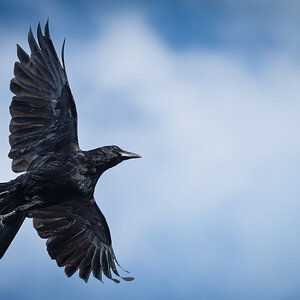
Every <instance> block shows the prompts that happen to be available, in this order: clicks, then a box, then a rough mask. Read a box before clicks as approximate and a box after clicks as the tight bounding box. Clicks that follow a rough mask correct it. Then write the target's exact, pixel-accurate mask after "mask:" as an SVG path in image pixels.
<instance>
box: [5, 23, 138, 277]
mask: <svg viewBox="0 0 300 300" xmlns="http://www.w3.org/2000/svg"><path fill="white" fill-rule="evenodd" d="M37 36H38V42H39V45H38V44H37V43H36V41H35V39H34V37H33V34H32V32H31V30H30V32H29V35H28V41H29V46H30V50H31V56H28V55H27V54H26V53H25V52H24V50H23V49H22V48H21V47H20V46H18V47H17V53H18V57H19V60H20V62H16V64H15V68H14V74H15V78H13V79H12V81H11V86H10V88H11V91H12V92H13V93H14V94H15V96H14V97H13V100H12V103H11V106H10V113H11V116H12V120H11V123H10V132H11V135H10V137H9V140H10V145H11V150H10V153H9V157H10V158H12V159H13V162H12V169H13V171H15V172H24V171H25V173H24V174H22V175H20V176H19V177H17V178H16V179H14V180H12V181H10V182H8V183H2V184H0V214H1V215H0V222H1V229H0V258H1V257H2V256H3V255H4V253H5V251H6V250H7V248H8V247H9V245H10V243H11V241H12V240H13V238H14V237H15V235H16V233H17V231H18V230H19V228H20V226H21V225H22V223H23V221H24V219H25V218H26V217H30V218H33V224H34V227H35V229H36V230H37V232H38V234H39V236H40V237H42V238H46V239H47V250H48V253H49V255H50V256H51V258H52V259H55V260H56V261H57V264H58V265H59V266H64V267H65V272H66V274H67V276H72V275H73V274H74V273H75V272H76V271H77V270H78V269H79V276H80V277H81V278H83V279H84V280H85V281H87V280H88V278H89V275H90V273H91V272H92V273H93V275H94V277H96V278H98V279H100V280H101V279H102V272H103V273H104V274H105V275H106V276H107V277H109V278H110V279H112V280H114V281H116V282H118V280H117V279H114V278H112V275H111V270H112V271H113V272H114V273H115V274H116V275H117V276H120V275H119V273H118V271H117V268H116V264H115V263H117V261H116V257H115V255H114V252H113V249H112V242H111V235H110V232H109V228H108V225H107V222H106V220H105V217H104V216H103V214H102V212H101V211H100V209H99V208H98V206H97V204H96V202H95V199H94V190H95V186H96V184H97V181H98V179H99V177H100V176H101V174H102V173H103V172H105V171H106V170H107V169H109V168H111V167H114V166H115V165H117V164H118V163H120V162H121V161H123V160H126V159H130V158H137V157H140V156H139V155H137V154H134V153H130V152H126V151H124V150H121V149H120V148H119V147H117V146H104V147H100V148H97V149H94V150H91V151H82V150H80V148H79V144H78V138H77V112H76V107H75V102H74V99H73V96H72V93H71V90H70V87H69V83H68V79H67V75H66V71H65V65H64V58H63V52H62V61H63V66H61V64H60V61H59V59H58V57H57V54H56V51H55V49H54V46H53V44H52V41H51V39H50V35H49V28H48V22H47V23H46V26H45V34H44V35H43V34H42V32H41V28H40V25H39V26H38V31H37ZM63 48H64V47H63ZM122 278H123V279H125V280H132V277H122Z"/></svg>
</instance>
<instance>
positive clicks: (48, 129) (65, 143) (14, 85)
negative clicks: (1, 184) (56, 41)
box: [8, 21, 79, 172]
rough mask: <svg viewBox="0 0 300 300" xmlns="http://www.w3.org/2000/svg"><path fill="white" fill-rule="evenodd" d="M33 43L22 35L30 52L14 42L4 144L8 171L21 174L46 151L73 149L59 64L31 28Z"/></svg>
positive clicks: (72, 112) (70, 110)
mask: <svg viewBox="0 0 300 300" xmlns="http://www.w3.org/2000/svg"><path fill="white" fill-rule="evenodd" d="M37 37H38V43H39V45H38V44H37V43H36V40H35V38H34V36H33V34H32V31H31V28H30V30H29V34H28V43H29V46H30V50H31V55H30V56H28V55H27V54H26V53H25V51H24V50H23V49H22V48H21V47H20V46H19V45H17V55H18V58H19V60H20V61H19V62H16V63H15V67H14V75H15V78H13V79H12V80H11V83H10V90H11V91H12V92H13V93H14V94H15V96H14V97H13V99H12V102H11V105H10V114H11V117H12V119H11V122H10V126H9V130H10V132H11V135H10V136H9V143H10V146H11V150H10V152H9V155H8V156H9V158H12V159H13V161H12V170H13V171H14V172H23V171H26V170H27V169H32V168H34V167H36V166H37V165H39V164H41V163H42V162H43V161H44V160H45V159H46V158H47V157H49V155H50V154H52V153H61V152H67V151H76V150H78V149H79V146H78V137H77V112H76V107H75V102H74V99H73V96H72V93H71V90H70V87H69V83H68V79H67V74H66V70H65V64H64V56H63V51H64V44H63V48H62V61H63V66H62V65H61V63H60V61H59V59H58V57H57V54H56V51H55V49H54V46H53V43H52V41H51V38H50V34H49V26H48V21H47V23H46V25H45V34H44V35H43V34H42V31H41V26H40V24H39V25H38V28H37Z"/></svg>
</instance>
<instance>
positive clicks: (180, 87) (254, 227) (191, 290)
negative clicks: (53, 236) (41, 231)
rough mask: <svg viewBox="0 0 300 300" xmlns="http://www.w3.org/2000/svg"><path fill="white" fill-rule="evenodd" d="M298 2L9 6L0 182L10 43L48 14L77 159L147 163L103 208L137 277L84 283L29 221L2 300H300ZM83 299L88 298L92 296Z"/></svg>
mask: <svg viewBox="0 0 300 300" xmlns="http://www.w3.org/2000/svg"><path fill="white" fill-rule="evenodd" d="M299 16H300V2H299V1H296V0H295V1H289V0H285V1H277V0H273V1H271V0H244V1H241V0H236V1H234V0H223V1H221V0H220V1H217V0H213V1H212V0H211V1H193V0H182V1H174V0H173V1H171V0H170V1H154V0H153V1H109V0H107V1H58V0H57V1H51V2H50V1H48V2H44V1H37V0H31V1H2V0H1V1H0V96H1V102H0V125H1V126H0V138H1V141H2V142H1V144H0V163H1V173H0V180H1V181H7V180H9V179H11V178H14V177H15V176H16V175H15V174H13V173H12V172H11V170H10V160H9V159H8V158H7V153H8V151H9V146H8V138H7V136H8V123H9V120H10V118H9V113H8V106H9V104H10V100H11V96H12V95H11V93H10V92H9V89H8V86H9V81H10V79H11V77H12V71H13V63H14V61H15V60H16V47H15V44H16V43H19V44H20V45H21V46H22V47H23V48H24V49H25V50H26V51H27V50H28V45H27V41H26V37H27V32H28V29H29V26H30V25H31V26H33V29H34V31H36V26H37V23H38V21H41V22H42V24H44V23H45V21H46V19H47V17H49V18H50V31H51V34H52V38H53V40H54V43H55V45H56V48H57V49H58V50H59V51H60V48H61V44H62V41H63V38H64V37H65V36H66V37H67V43H66V55H65V56H66V66H67V72H68V76H69V81H70V85H71V88H72V91H73V95H74V97H75V100H76V103H77V109H78V113H79V138H80V146H81V148H82V149H84V150H87V149H90V148H96V147H98V146H101V145H106V144H118V145H119V146H120V147H122V148H124V149H127V150H129V151H133V152H137V153H140V154H141V155H142V156H143V159H141V160H135V161H129V162H125V163H123V164H121V165H119V166H117V167H116V168H114V169H112V170H109V171H108V172H107V173H105V174H104V175H103V177H102V178H101V180H100V181H99V183H98V185H97V188H96V195H95V197H96V200H97V202H98V204H99V206H100V207H101V209H102V211H103V213H104V214H105V216H106V218H107V221H108V223H109V225H110V229H111V232H112V237H113V245H114V249H115V253H116V255H117V257H118V260H119V261H120V263H121V265H122V266H124V268H126V269H128V270H130V271H131V274H132V276H134V277H136V279H135V281H133V282H130V283H126V282H121V283H120V284H119V285H117V284H114V283H113V282H111V281H110V280H105V284H102V283H101V282H98V281H97V280H95V279H93V278H90V281H89V282H88V284H85V283H84V281H82V280H81V279H79V278H78V275H77V274H76V275H75V276H74V277H73V278H71V279H68V278H67V277H66V276H65V274H64V271H63V269H62V268H58V267H57V266H56V263H55V262H54V261H51V259H50V258H49V257H48V254H47V251H46V249H45V240H41V239H39V237H38V236H37V234H36V232H35V231H34V229H33V228H32V224H31V220H28V221H27V222H26V223H25V224H24V226H23V227H22V228H21V230H20V232H19V234H18V236H17V238H16V239H15V241H14V242H13V244H12V245H11V247H10V249H9V251H8V252H7V253H6V255H5V257H4V258H3V259H2V260H1V261H0V278H1V280H0V291H1V292H0V294H1V299H57V300H60V299H300V240H299V238H300V229H299V227H300V219H299V212H300V201H299V195H300V185H299V170H300V155H299V154H300V141H299V130H300V121H299V115H300V101H299V100H300V84H299V83H300V54H299V53H300V17H299ZM87 297H88V298H87Z"/></svg>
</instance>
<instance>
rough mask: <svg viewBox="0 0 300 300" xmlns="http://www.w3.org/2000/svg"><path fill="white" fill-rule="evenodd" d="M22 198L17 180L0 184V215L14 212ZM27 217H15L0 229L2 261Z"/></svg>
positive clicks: (23, 215)
mask: <svg viewBox="0 0 300 300" xmlns="http://www.w3.org/2000/svg"><path fill="white" fill-rule="evenodd" d="M20 197H21V195H20V192H19V191H18V184H17V180H12V181H10V182H7V183H0V215H5V214H7V213H10V212H11V211H13V210H14V209H15V208H16V206H18V203H20ZM25 217H26V215H25V214H17V215H14V216H12V217H10V218H9V220H8V222H7V223H5V224H4V226H3V227H2V228H0V259H1V258H2V257H3V255H4V253H5V252H6V250H7V248H8V247H9V245H10V244H11V242H12V240H13V239H14V237H15V236H16V234H17V232H18V230H19V229H20V227H21V225H22V223H23V221H24V219H25Z"/></svg>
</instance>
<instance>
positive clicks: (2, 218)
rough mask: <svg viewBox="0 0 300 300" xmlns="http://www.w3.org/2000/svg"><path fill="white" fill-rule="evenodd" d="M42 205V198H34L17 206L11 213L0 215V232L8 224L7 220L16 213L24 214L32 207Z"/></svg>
mask: <svg viewBox="0 0 300 300" xmlns="http://www.w3.org/2000/svg"><path fill="white" fill-rule="evenodd" d="M42 203H43V201H42V198H41V197H39V196H34V197H33V198H32V200H31V201H30V202H28V203H26V204H24V205H20V206H17V207H16V208H15V209H14V210H13V211H11V212H10V213H7V214H5V215H0V230H1V228H3V227H4V225H5V224H6V223H9V219H10V218H11V217H13V216H15V215H16V214H18V213H25V212H27V211H28V210H29V209H32V208H33V207H37V206H40V205H41V204H42Z"/></svg>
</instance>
